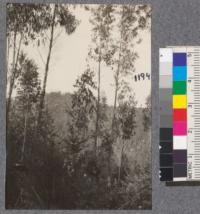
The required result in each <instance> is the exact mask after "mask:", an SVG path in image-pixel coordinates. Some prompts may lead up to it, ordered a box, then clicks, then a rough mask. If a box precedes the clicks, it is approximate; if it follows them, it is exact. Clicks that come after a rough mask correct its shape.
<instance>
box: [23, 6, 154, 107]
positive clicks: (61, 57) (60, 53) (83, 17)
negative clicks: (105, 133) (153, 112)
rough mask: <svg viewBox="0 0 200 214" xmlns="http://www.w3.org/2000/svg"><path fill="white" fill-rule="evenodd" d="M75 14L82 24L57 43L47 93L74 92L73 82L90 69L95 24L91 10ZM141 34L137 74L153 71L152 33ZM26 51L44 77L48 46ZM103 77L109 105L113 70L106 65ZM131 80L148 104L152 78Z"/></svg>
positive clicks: (141, 101)
mask: <svg viewBox="0 0 200 214" xmlns="http://www.w3.org/2000/svg"><path fill="white" fill-rule="evenodd" d="M74 14H75V16H76V17H77V19H79V20H80V24H79V26H78V27H77V29H76V30H75V32H74V33H73V34H71V35H67V34H66V33H65V31H64V30H63V31H62V33H61V34H60V37H59V38H58V39H57V41H56V43H55V44H54V46H53V49H52V56H51V61H50V66H49V67H50V70H49V76H48V80H47V89H46V91H47V92H55V91H60V92H62V93H66V92H70V93H73V91H74V88H73V85H74V83H75V81H76V79H77V76H80V75H81V73H82V72H83V71H84V70H85V68H86V58H87V55H88V50H89V46H90V44H91V33H92V31H91V27H92V26H91V24H90V22H89V18H90V12H88V11H85V10H84V9H83V8H82V9H81V8H77V9H75V11H74ZM58 32H60V29H58V28H57V29H56V33H58ZM113 33H114V32H113ZM140 37H141V38H142V42H141V43H140V44H139V45H137V46H136V51H137V52H138V55H139V58H138V59H137V60H136V62H135V73H134V75H137V74H140V73H151V33H150V31H149V30H145V31H143V32H140ZM24 51H26V52H27V53H28V56H30V57H31V58H33V59H34V60H35V62H36V64H37V65H38V68H39V74H40V76H41V78H42V79H43V75H44V70H45V65H44V62H45V61H46V57H47V51H48V49H47V48H44V47H37V46H36V45H29V46H28V47H26V48H24ZM94 66H95V65H94ZM96 66H97V65H96ZM101 79H102V85H101V89H102V90H101V93H102V94H104V95H106V97H107V102H108V104H109V105H113V102H114V87H113V84H114V79H113V73H112V72H111V71H110V72H108V70H107V69H106V68H103V69H102V76H101ZM129 83H130V86H131V88H132V89H133V91H134V92H135V99H136V101H137V105H138V106H144V105H145V99H146V97H147V96H148V95H149V94H150V92H151V81H150V80H149V79H145V80H142V81H137V82H135V81H134V76H132V78H131V77H130V78H129Z"/></svg>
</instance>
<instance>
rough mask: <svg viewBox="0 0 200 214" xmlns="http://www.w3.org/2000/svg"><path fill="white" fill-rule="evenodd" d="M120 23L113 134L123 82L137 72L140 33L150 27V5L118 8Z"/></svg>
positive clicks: (115, 45) (114, 66)
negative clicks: (137, 49) (136, 62)
mask: <svg viewBox="0 0 200 214" xmlns="http://www.w3.org/2000/svg"><path fill="white" fill-rule="evenodd" d="M116 14H117V16H118V20H119V21H118V23H117V28H116V32H118V34H116V36H114V38H113V44H112V47H113V49H114V54H112V65H111V67H112V70H113V71H114V85H115V94H114V104H113V106H114V107H113V118H112V134H114V126H115V120H116V108H117V98H118V93H119V91H120V84H121V82H123V81H124V79H126V77H128V76H129V75H131V74H132V73H133V72H134V70H135V61H136V59H137V58H138V57H139V56H138V53H137V51H136V49H135V47H136V45H137V44H138V43H140V42H141V38H140V32H141V31H142V30H143V29H146V28H149V27H150V17H151V9H150V7H149V6H148V5H121V6H120V7H118V8H117V10H116Z"/></svg>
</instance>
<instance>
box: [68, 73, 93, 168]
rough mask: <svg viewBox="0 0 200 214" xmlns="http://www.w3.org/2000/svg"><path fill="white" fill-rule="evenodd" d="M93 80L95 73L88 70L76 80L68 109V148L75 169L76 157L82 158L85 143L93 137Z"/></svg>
mask: <svg viewBox="0 0 200 214" xmlns="http://www.w3.org/2000/svg"><path fill="white" fill-rule="evenodd" d="M93 78H94V73H93V72H91V71H90V69H87V70H86V71H85V72H84V73H83V74H82V75H81V76H80V77H79V78H78V79H77V80H76V83H75V85H74V88H75V92H74V93H73V94H72V102H71V108H70V109H67V113H68V115H69V116H70V123H69V124H68V125H69V128H68V131H69V132H68V133H69V136H68V139H67V146H68V150H69V151H70V154H71V156H72V157H71V158H72V163H73V164H72V166H73V167H75V165H76V160H77V158H76V157H79V156H80V153H81V152H82V149H83V148H84V146H85V143H86V142H89V141H90V140H91V136H92V131H91V122H92V118H93V115H94V111H95V96H94V95H93V91H94V90H95V89H96V86H95V83H94V81H93ZM74 170H75V169H74Z"/></svg>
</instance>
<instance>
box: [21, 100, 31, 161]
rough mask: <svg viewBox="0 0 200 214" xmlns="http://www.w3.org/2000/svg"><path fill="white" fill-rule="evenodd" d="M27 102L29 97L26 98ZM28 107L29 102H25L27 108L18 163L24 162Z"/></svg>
mask: <svg viewBox="0 0 200 214" xmlns="http://www.w3.org/2000/svg"><path fill="white" fill-rule="evenodd" d="M28 100H29V97H28ZM28 106H29V101H27V107H26V111H25V115H24V133H23V134H24V138H23V143H22V150H21V158H20V161H21V162H23V161H24V152H25V145H26V138H27V124H28Z"/></svg>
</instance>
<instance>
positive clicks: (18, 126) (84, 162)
mask: <svg viewBox="0 0 200 214" xmlns="http://www.w3.org/2000/svg"><path fill="white" fill-rule="evenodd" d="M151 12H152V11H151V6H150V5H147V4H53V3H52V4H47V3H45V4H28V3H27V4H26V3H24V4H21V3H8V4H7V11H6V15H7V17H6V39H7V49H6V59H7V82H6V83H7V84H6V86H7V88H6V189H5V206H6V209H25V210H26V209H45V210H144V209H151V208H152V179H151V176H152V175H151Z"/></svg>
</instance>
